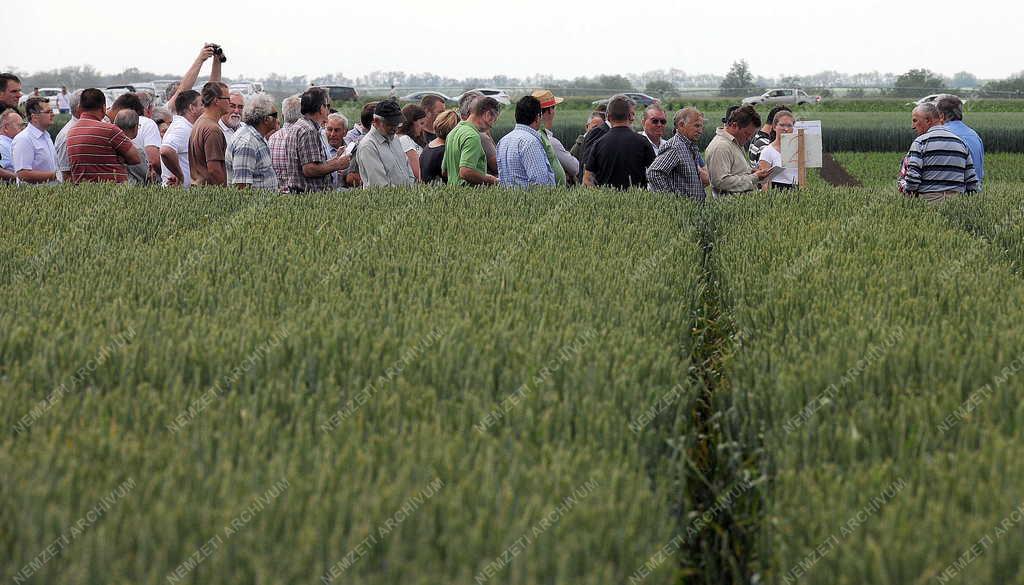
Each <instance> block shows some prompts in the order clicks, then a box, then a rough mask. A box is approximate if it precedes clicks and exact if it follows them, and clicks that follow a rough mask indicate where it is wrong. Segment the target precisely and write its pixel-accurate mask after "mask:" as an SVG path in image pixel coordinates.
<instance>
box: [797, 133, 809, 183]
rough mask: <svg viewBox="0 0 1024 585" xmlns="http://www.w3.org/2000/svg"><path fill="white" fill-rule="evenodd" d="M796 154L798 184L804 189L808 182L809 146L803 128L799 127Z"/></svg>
mask: <svg viewBox="0 0 1024 585" xmlns="http://www.w3.org/2000/svg"><path fill="white" fill-rule="evenodd" d="M796 156H797V162H796V165H797V166H796V168H797V171H796V172H797V185H798V188H799V189H803V188H804V185H806V184H807V148H806V146H804V129H803V128H799V129H797V131H796Z"/></svg>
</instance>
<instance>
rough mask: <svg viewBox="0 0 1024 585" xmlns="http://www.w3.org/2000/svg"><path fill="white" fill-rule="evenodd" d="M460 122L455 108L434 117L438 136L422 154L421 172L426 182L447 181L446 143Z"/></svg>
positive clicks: (435, 130)
mask: <svg viewBox="0 0 1024 585" xmlns="http://www.w3.org/2000/svg"><path fill="white" fill-rule="evenodd" d="M458 123H459V113H458V112H456V111H455V110H445V111H443V112H441V113H440V114H438V115H437V117H436V118H434V132H435V133H436V134H437V138H435V139H433V140H431V141H430V143H429V144H427V146H426V148H424V149H423V154H422V155H421V156H420V174H421V175H422V177H423V182H424V183H430V182H433V181H441V182H442V183H443V182H445V179H446V177H445V176H444V166H443V165H442V164H441V163H442V161H443V160H444V143H445V140H446V139H447V138H448V133H449V132H451V131H452V128H455V126H456V125H458Z"/></svg>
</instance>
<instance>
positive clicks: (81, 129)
mask: <svg viewBox="0 0 1024 585" xmlns="http://www.w3.org/2000/svg"><path fill="white" fill-rule="evenodd" d="M133 148H135V146H134V145H133V144H132V141H131V139H129V138H128V137H127V136H125V134H124V132H122V131H121V129H120V128H118V127H117V126H114V125H113V124H110V123H107V122H104V121H103V120H102V119H101V116H100V114H96V113H93V112H85V113H83V114H82V116H81V117H80V118H79V119H78V122H77V123H76V124H75V127H74V128H72V129H71V130H70V131H69V132H68V161H69V162H70V163H71V182H72V183H85V182H97V181H113V182H115V183H123V182H125V181H127V180H128V168H127V167H126V166H125V162H124V158H123V157H124V155H126V154H127V153H128V152H130V151H131V150H132V149H133Z"/></svg>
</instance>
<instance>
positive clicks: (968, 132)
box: [944, 120, 985, 188]
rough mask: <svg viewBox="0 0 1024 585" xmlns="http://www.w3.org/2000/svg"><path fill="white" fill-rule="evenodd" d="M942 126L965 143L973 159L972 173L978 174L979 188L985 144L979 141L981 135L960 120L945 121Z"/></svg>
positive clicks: (982, 173)
mask: <svg viewBox="0 0 1024 585" xmlns="http://www.w3.org/2000/svg"><path fill="white" fill-rule="evenodd" d="M944 126H945V127H946V128H947V129H949V131H950V132H952V133H953V134H956V135H957V136H958V137H959V138H960V140H963V141H964V144H966V145H967V150H970V151H971V159H972V160H973V161H974V174H976V175H978V187H979V188H980V187H981V183H982V181H983V180H984V179H985V145H984V144H982V143H981V136H978V133H977V132H975V131H974V130H973V129H972V128H971V127H970V126H968V125H967V124H964V123H963V121H961V120H953V121H950V122H946V123H945V124H944Z"/></svg>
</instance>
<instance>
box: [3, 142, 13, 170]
mask: <svg viewBox="0 0 1024 585" xmlns="http://www.w3.org/2000/svg"><path fill="white" fill-rule="evenodd" d="M11 156H12V155H11V139H10V138H9V137H7V136H5V135H3V134H0V168H2V169H5V170H8V171H12V172H13V171H14V160H12V158H11Z"/></svg>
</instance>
